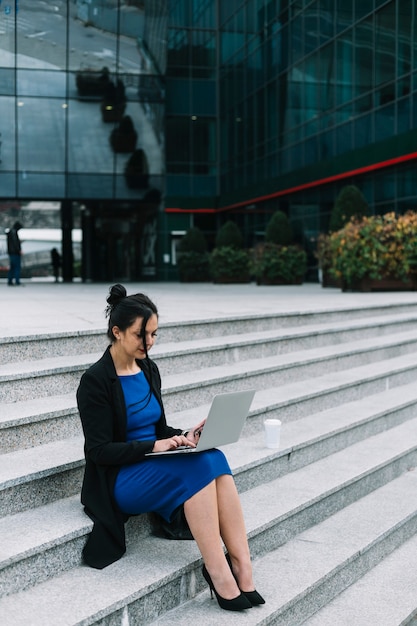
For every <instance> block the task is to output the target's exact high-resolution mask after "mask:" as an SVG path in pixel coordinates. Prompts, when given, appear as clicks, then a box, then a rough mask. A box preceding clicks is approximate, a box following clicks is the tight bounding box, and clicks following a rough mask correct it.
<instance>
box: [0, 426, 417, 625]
mask: <svg viewBox="0 0 417 626" xmlns="http://www.w3.org/2000/svg"><path fill="white" fill-rule="evenodd" d="M258 445H259V446H260V445H261V444H260V443H258ZM264 452H265V450H264ZM267 454H268V455H270V456H271V457H274V456H275V455H278V454H279V453H275V455H274V454H271V451H270V450H269V451H267ZM281 456H282V455H281ZM271 461H272V459H271ZM416 463H417V419H413V420H410V421H407V422H405V423H403V424H401V425H400V426H397V427H395V428H393V429H391V430H390V431H387V432H383V433H380V434H378V435H375V436H373V437H370V438H368V439H367V440H365V441H361V442H359V443H356V444H354V445H352V446H350V447H349V448H348V449H346V450H341V451H339V452H336V453H334V454H332V455H331V456H329V457H326V458H323V459H321V460H319V461H316V462H314V463H312V464H310V465H308V466H307V467H301V468H299V469H297V470H294V471H291V472H290V473H286V474H284V475H283V476H280V477H279V478H275V477H274V473H273V472H271V475H270V476H269V478H270V480H269V482H267V481H266V480H263V481H262V482H261V484H257V486H254V487H250V488H248V489H247V491H245V492H244V493H242V494H241V499H242V505H243V507H244V511H245V519H246V523H247V528H248V536H249V539H250V542H251V546H252V551H253V553H254V554H263V553H265V552H267V551H268V550H273V549H276V548H277V547H278V546H280V545H282V544H283V543H285V542H287V541H289V540H290V539H291V538H293V537H294V536H295V535H296V534H297V533H299V532H301V531H302V530H305V529H306V528H309V527H310V526H312V525H314V524H316V523H318V521H320V520H323V519H325V518H327V517H329V516H331V515H333V514H334V513H335V512H336V511H338V510H340V509H341V508H343V507H344V506H347V505H348V504H350V503H352V502H354V501H355V500H357V499H358V498H361V497H363V496H364V495H366V494H368V493H370V492H371V491H373V490H374V489H377V488H379V487H380V486H382V485H383V484H385V483H387V482H389V481H391V480H393V479H394V478H396V477H397V476H399V475H400V474H402V473H404V472H407V470H408V469H409V468H410V467H413V466H414V465H415V464H416ZM231 464H232V468H233V469H234V472H235V473H236V474H238V473H239V471H240V468H236V467H234V466H233V463H232V459H231ZM250 465H251V463H250V462H249V463H247V464H246V471H248V469H249V466H250ZM254 467H255V468H256V466H254ZM270 467H271V466H270ZM132 521H133V522H134V524H133V527H132V531H131V533H130V537H131V540H130V543H131V544H135V542H137V538H138V536H139V537H140V542H139V543H140V546H142V547H143V546H144V545H145V544H146V543H147V542H151V543H154V541H155V538H153V537H147V536H146V530H147V528H148V527H147V521H146V518H145V516H140V517H135V518H132ZM129 523H130V522H129ZM90 528H91V522H90V520H89V519H88V518H87V517H86V516H85V515H83V513H82V511H81V505H80V504H79V497H78V495H77V496H73V497H72V498H67V499H65V500H63V499H60V500H57V501H56V502H53V503H50V504H47V505H44V506H40V507H37V508H32V509H30V510H28V511H26V512H21V513H16V514H14V515H8V516H5V517H3V518H1V519H0V534H1V536H3V537H7V538H8V541H7V542H4V543H3V544H2V546H1V550H0V557H1V560H0V571H1V576H0V581H1V585H2V593H3V594H11V593H16V592H17V591H18V590H21V589H23V588H24V587H30V586H32V585H35V584H37V583H39V582H41V581H42V580H45V579H47V578H49V577H53V576H56V575H58V574H60V572H62V571H64V570H66V569H69V568H72V567H74V566H75V565H77V564H79V561H80V556H81V547H82V544H83V539H82V538H83V537H85V535H86V534H87V533H88V532H89V529H90ZM28 529H30V532H29V531H28ZM162 543H163V544H164V545H169V544H170V542H166V541H164V540H162ZM129 551H130V548H129V550H128V552H129ZM122 560H123V561H124V560H125V557H123V559H122ZM112 567H113V566H112ZM105 571H106V572H107V571H112V570H111V569H110V568H106V570H105ZM162 582H163V581H161V584H162ZM0 613H1V604H0Z"/></svg>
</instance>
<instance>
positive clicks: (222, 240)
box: [214, 220, 243, 248]
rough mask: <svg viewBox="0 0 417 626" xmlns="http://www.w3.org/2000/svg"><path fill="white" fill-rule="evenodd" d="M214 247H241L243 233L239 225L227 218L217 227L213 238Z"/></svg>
mask: <svg viewBox="0 0 417 626" xmlns="http://www.w3.org/2000/svg"><path fill="white" fill-rule="evenodd" d="M214 246H215V248H223V247H227V248H243V235H242V233H241V231H240V228H239V226H238V225H237V224H236V223H235V222H232V220H228V221H227V222H225V223H224V224H223V226H221V227H220V228H219V230H218V231H217V234H216V239H215V244H214Z"/></svg>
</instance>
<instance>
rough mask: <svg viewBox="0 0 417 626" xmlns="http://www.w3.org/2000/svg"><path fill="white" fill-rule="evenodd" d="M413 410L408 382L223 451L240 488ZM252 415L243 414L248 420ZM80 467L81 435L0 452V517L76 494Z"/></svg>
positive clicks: (253, 435) (179, 419)
mask: <svg viewBox="0 0 417 626" xmlns="http://www.w3.org/2000/svg"><path fill="white" fill-rule="evenodd" d="M257 395H258V394H256V395H255V399H254V404H255V407H256V408H255V409H254V410H255V411H256V412H257V415H258V416H262V415H264V414H265V409H266V407H267V405H266V404H264V402H265V401H264V400H262V404H261V407H262V408H263V409H264V412H262V408H261V413H259V409H260V407H259V402H258V401H257ZM205 408H208V407H205ZM416 408H417V388H416V386H415V384H414V383H412V384H409V385H404V386H401V387H400V388H397V387H395V388H393V389H391V390H387V391H385V392H382V393H379V394H377V395H375V396H369V397H367V398H363V399H361V400H357V401H354V402H350V403H347V404H344V405H341V406H338V407H335V408H331V409H328V410H327V411H321V412H319V413H318V414H311V415H309V416H308V417H305V418H300V419H298V420H297V421H290V422H289V423H285V422H284V426H283V428H282V437H281V447H280V450H279V452H278V453H275V454H273V455H272V456H271V454H270V451H269V450H267V449H265V447H264V441H263V431H262V423H261V419H259V420H258V424H257V427H253V426H252V425H248V426H247V427H245V430H244V433H243V436H242V438H241V439H240V441H239V442H238V443H237V444H236V445H232V446H226V447H225V449H226V450H227V454H228V457H229V458H230V460H231V462H232V464H233V466H234V467H235V468H238V469H236V471H235V479H236V483H237V485H238V488H239V490H240V491H245V490H247V489H249V488H250V487H252V486H255V485H258V484H260V483H262V482H264V481H268V480H271V479H272V478H275V477H277V476H281V475H283V474H284V473H288V472H290V471H293V470H294V469H297V468H299V467H303V466H305V465H307V464H308V463H311V462H312V461H315V460H318V459H319V458H323V457H324V456H327V455H329V454H332V453H333V452H335V451H338V450H341V449H343V448H344V447H346V446H348V445H351V444H352V443H354V442H357V441H360V440H362V439H364V438H366V437H368V436H371V435H374V434H376V433H378V432H381V431H383V430H386V429H388V428H392V427H393V426H396V425H398V424H400V423H402V422H404V421H406V420H408V419H411V418H413V417H414V416H415V415H416ZM194 412H198V413H199V414H200V415H203V407H196V408H195V409H194ZM194 417H195V415H194ZM187 419H188V415H187V412H182V413H181V412H180V413H178V414H175V415H173V416H172V419H170V420H169V421H170V423H171V424H172V425H175V426H178V427H181V426H184V425H185V424H188V421H187ZM189 419H191V416H189ZM252 419H253V418H251V417H249V420H248V421H252ZM190 423H191V422H190ZM83 467H84V455H83V438H82V435H81V433H79V434H78V437H77V436H76V437H71V438H67V439H65V440H58V441H52V442H50V443H47V444H44V445H37V446H35V447H31V448H27V449H24V448H23V449H21V450H17V451H14V452H9V453H5V454H3V455H0V516H4V515H9V514H13V513H16V512H20V511H24V510H27V509H29V508H31V507H33V506H41V505H42V504H46V503H48V502H52V501H55V500H57V499H59V498H60V497H66V496H69V495H72V494H75V493H79V491H80V485H81V480H82V473H83Z"/></svg>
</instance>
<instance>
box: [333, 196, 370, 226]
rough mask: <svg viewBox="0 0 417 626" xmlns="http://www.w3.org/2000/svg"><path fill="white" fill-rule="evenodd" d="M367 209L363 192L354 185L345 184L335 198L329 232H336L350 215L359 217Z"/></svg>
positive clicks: (364, 213)
mask: <svg viewBox="0 0 417 626" xmlns="http://www.w3.org/2000/svg"><path fill="white" fill-rule="evenodd" d="M367 211H368V203H367V201H366V200H365V197H364V195H363V193H362V192H361V191H360V189H358V187H356V186H355V185H346V187H343V189H342V190H341V191H340V193H339V195H338V196H337V198H336V201H335V203H334V207H333V209H332V214H331V216H330V227H329V229H330V232H336V231H337V230H340V229H341V228H343V227H344V226H345V224H347V223H348V222H349V221H350V219H351V218H352V217H356V218H361V217H364V216H365V215H366V213H367Z"/></svg>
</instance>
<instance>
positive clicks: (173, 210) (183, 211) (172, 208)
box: [165, 207, 217, 213]
mask: <svg viewBox="0 0 417 626" xmlns="http://www.w3.org/2000/svg"><path fill="white" fill-rule="evenodd" d="M216 211H217V209H181V208H180V207H178V208H175V207H169V208H168V207H166V208H165V213H216Z"/></svg>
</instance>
